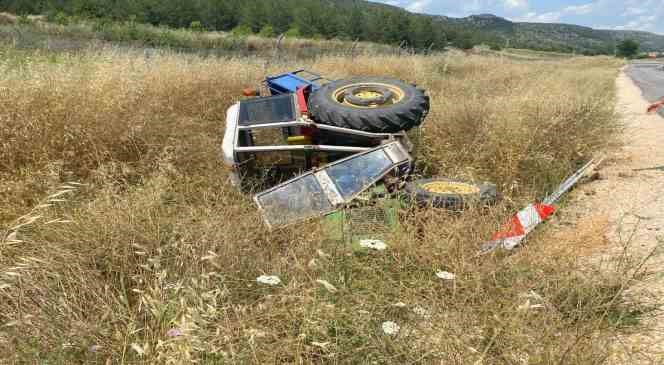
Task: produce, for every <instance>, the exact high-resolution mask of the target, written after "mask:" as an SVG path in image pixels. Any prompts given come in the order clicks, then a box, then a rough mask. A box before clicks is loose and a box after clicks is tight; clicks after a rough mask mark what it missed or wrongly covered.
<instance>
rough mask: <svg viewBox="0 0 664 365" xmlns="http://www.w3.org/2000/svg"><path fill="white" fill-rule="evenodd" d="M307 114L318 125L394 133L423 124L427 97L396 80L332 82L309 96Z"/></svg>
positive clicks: (361, 79) (366, 78)
mask: <svg viewBox="0 0 664 365" xmlns="http://www.w3.org/2000/svg"><path fill="white" fill-rule="evenodd" d="M309 110H310V112H311V115H312V118H313V119H314V120H315V121H316V122H318V123H322V124H329V125H333V126H337V127H342V128H350V129H356V130H360V131H365V132H374V133H396V132H400V131H406V130H409V129H411V128H413V127H416V126H419V125H420V124H421V123H422V121H423V120H424V118H425V117H426V115H427V114H428V112H429V97H428V96H427V95H425V93H424V91H423V90H421V89H418V88H417V87H415V86H413V85H409V84H406V83H404V82H402V81H399V80H394V79H389V78H378V77H358V78H354V79H349V80H340V81H335V82H331V83H329V84H326V85H325V86H323V87H321V88H320V89H318V90H317V91H315V92H314V93H312V94H311V96H310V97H309Z"/></svg>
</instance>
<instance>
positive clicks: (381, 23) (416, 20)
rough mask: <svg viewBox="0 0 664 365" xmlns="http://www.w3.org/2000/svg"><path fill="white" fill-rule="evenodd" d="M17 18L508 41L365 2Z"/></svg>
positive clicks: (220, 3)
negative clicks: (60, 18) (100, 20)
mask: <svg viewBox="0 0 664 365" xmlns="http://www.w3.org/2000/svg"><path fill="white" fill-rule="evenodd" d="M0 9H3V10H5V11H10V12H12V13H16V14H45V15H47V16H49V17H50V18H52V19H55V18H57V17H63V16H70V17H71V16H74V17H84V18H98V19H107V20H111V21H123V22H124V21H132V22H141V23H149V24H153V25H158V26H169V27H176V28H195V29H204V30H220V31H232V32H234V33H236V34H242V35H246V34H261V35H264V36H274V35H277V34H282V33H286V34H287V35H290V36H299V37H306V38H325V39H332V38H336V39H342V40H359V41H372V42H378V43H386V44H392V45H401V46H405V47H408V48H413V49H416V50H425V49H442V48H444V47H446V46H448V45H453V46H455V47H459V48H464V49H468V48H472V47H473V46H474V45H478V44H485V45H488V46H491V47H492V48H494V49H495V48H499V47H500V46H501V45H502V44H503V43H504V41H503V40H501V39H499V38H498V37H495V36H491V35H488V34H484V33H482V32H480V31H475V30H469V29H465V28H463V27H457V26H454V25H451V24H448V23H446V22H443V21H441V20H440V19H438V18H436V17H432V16H427V15H421V14H412V13H409V12H407V11H404V10H403V9H399V8H396V7H391V6H383V5H378V4H370V3H367V2H365V1H361V0H336V1H325V0H187V1H182V0H0Z"/></svg>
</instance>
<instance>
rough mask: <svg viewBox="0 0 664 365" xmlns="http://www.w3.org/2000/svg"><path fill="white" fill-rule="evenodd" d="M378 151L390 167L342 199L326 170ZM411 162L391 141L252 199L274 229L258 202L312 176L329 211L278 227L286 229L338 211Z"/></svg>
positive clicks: (289, 181)
mask: <svg viewBox="0 0 664 365" xmlns="http://www.w3.org/2000/svg"><path fill="white" fill-rule="evenodd" d="M380 150H383V151H384V153H385V155H386V156H387V157H388V158H389V159H390V161H391V162H392V165H391V167H390V168H387V169H386V170H385V171H383V172H382V173H381V174H380V175H379V176H377V177H375V178H374V179H372V180H370V181H369V182H367V183H366V185H365V186H364V187H363V188H362V189H361V190H360V191H358V192H357V193H355V194H353V195H351V196H349V197H347V198H344V197H343V195H342V194H341V193H340V192H339V189H338V187H337V186H336V184H335V183H334V181H333V180H332V178H331V177H330V176H329V175H328V173H327V170H328V169H329V168H331V167H333V166H336V165H339V164H342V163H345V162H346V161H349V160H353V159H357V158H361V157H362V156H365V155H368V154H370V153H373V152H376V151H380ZM412 161H413V159H412V157H411V156H410V154H409V153H408V151H407V149H406V147H404V146H403V145H402V144H401V143H400V142H399V141H393V142H390V143H387V144H384V145H381V146H378V147H375V148H372V149H369V150H367V151H364V152H360V153H357V154H354V155H352V156H349V157H346V158H344V159H341V160H338V161H335V162H333V163H331V164H328V165H326V166H325V167H322V168H319V169H314V170H312V171H309V172H306V173H304V174H302V175H299V176H297V177H295V178H293V179H290V180H288V181H286V182H283V183H281V184H279V185H277V186H275V187H272V188H270V189H268V190H265V191H262V192H260V193H258V194H256V195H254V198H253V199H254V202H255V203H256V205H257V206H258V209H259V211H260V212H261V215H262V216H263V220H264V222H265V224H266V225H267V227H268V228H269V229H274V228H275V227H274V226H273V225H272V224H271V223H270V221H269V220H268V219H267V217H266V215H265V209H264V207H263V206H262V205H261V202H260V199H261V197H263V196H265V195H268V194H271V193H272V192H274V191H276V190H278V189H281V188H282V187H284V186H286V185H289V184H292V183H294V182H295V181H297V180H301V179H303V178H306V177H308V176H313V177H314V178H315V179H316V181H317V182H318V184H319V185H320V187H321V189H322V190H323V192H324V193H325V197H326V198H327V200H328V201H329V203H330V206H331V209H329V210H327V211H321V212H319V214H317V215H315V216H311V217H306V218H302V219H299V220H295V221H292V222H289V223H287V224H285V225H281V226H279V227H286V226H290V225H293V224H296V223H299V222H302V221H306V220H309V219H311V218H314V217H316V216H323V215H325V214H329V213H332V212H334V211H337V210H339V209H340V208H341V206H343V205H344V204H348V203H350V202H351V201H353V200H354V199H355V198H357V196H359V195H360V194H361V193H362V192H364V191H365V190H366V189H368V188H369V187H371V186H373V185H374V184H376V183H377V182H379V181H381V180H382V179H383V178H385V176H387V175H388V174H389V173H390V172H392V171H396V170H398V169H399V168H401V167H402V166H404V165H407V164H410V163H412ZM293 198H294V199H301V198H302V197H293Z"/></svg>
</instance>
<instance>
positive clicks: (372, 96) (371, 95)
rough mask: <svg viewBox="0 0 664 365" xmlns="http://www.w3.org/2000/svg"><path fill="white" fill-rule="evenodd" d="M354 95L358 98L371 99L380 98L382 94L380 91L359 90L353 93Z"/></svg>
mask: <svg viewBox="0 0 664 365" xmlns="http://www.w3.org/2000/svg"><path fill="white" fill-rule="evenodd" d="M355 96H357V97H358V98H360V99H367V100H371V99H376V98H380V97H381V96H383V95H382V94H380V93H377V92H375V91H362V92H359V93H357V94H355Z"/></svg>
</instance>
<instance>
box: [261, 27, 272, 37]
mask: <svg viewBox="0 0 664 365" xmlns="http://www.w3.org/2000/svg"><path fill="white" fill-rule="evenodd" d="M258 35H259V36H261V37H266V38H269V37H274V28H272V26H271V25H266V26H264V27H263V28H261V31H260V32H258Z"/></svg>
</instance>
